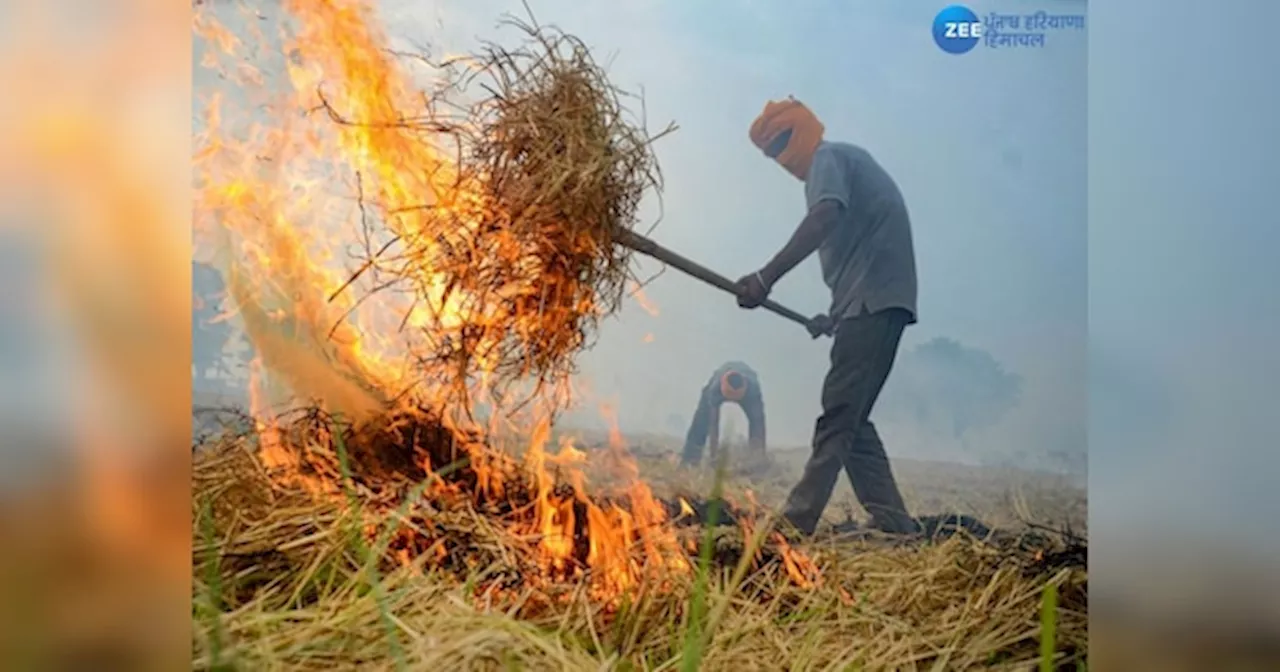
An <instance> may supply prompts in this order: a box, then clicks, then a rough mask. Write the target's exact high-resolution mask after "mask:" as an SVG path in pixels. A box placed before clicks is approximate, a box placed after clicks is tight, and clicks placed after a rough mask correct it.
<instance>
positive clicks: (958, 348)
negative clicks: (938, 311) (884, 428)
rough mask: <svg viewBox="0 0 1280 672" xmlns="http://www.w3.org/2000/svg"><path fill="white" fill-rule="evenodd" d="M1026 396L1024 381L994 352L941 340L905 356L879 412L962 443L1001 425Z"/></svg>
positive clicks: (930, 342)
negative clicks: (972, 433)
mask: <svg viewBox="0 0 1280 672" xmlns="http://www.w3.org/2000/svg"><path fill="white" fill-rule="evenodd" d="M1021 395H1022V378H1021V377H1020V376H1018V375H1017V374H1014V373H1011V372H1008V371H1005V369H1004V367H1003V366H1001V364H1000V363H999V362H998V361H996V358H995V357H993V356H991V353H989V352H987V351H985V350H980V349H978V348H970V347H966V346H964V345H961V344H960V343H959V342H958V341H955V340H954V339H950V338H943V337H939V338H935V339H933V340H931V341H929V342H927V343H923V344H921V345H919V346H917V347H916V348H915V349H913V350H911V351H910V352H907V353H904V355H903V356H902V357H900V359H899V362H898V364H897V366H895V367H894V373H893V375H891V376H890V377H889V382H888V383H887V384H886V385H885V390H884V393H883V394H882V395H881V400H880V401H879V402H878V403H877V405H876V409H877V412H878V414H879V415H881V416H887V417H892V418H894V419H895V420H899V421H907V422H912V423H914V424H916V425H919V426H924V427H927V428H930V429H932V430H934V431H937V432H940V433H944V434H947V435H950V436H952V437H954V438H957V439H960V438H963V436H964V435H965V433H967V432H969V431H970V430H974V429H981V428H984V427H989V426H991V425H994V424H996V423H998V422H999V421H1000V420H1001V419H1002V418H1003V417H1004V416H1005V414H1006V413H1008V412H1009V411H1010V410H1011V409H1013V408H1014V407H1015V406H1017V405H1018V403H1019V401H1020V400H1021Z"/></svg>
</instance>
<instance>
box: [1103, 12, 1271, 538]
mask: <svg viewBox="0 0 1280 672" xmlns="http://www.w3.org/2000/svg"><path fill="white" fill-rule="evenodd" d="M1191 4H1192V3H1189V2H1180V3H1174V5H1172V6H1171V5H1169V4H1168V3H1160V4H1158V3H1154V2H1150V1H1141V2H1122V3H1110V5H1108V6H1107V7H1106V8H1102V7H1099V8H1098V9H1097V10H1096V13H1095V20H1094V22H1093V25H1094V26H1095V28H1094V29H1093V32H1092V33H1091V36H1090V39H1091V41H1092V46H1091V51H1090V79H1089V84H1090V102H1091V109H1090V115H1089V133H1090V137H1089V141H1090V142H1089V145H1090V161H1089V190H1090V212H1089V220H1090V228H1089V287H1090V293H1089V310H1090V324H1089V328H1090V337H1091V344H1092V346H1093V350H1094V351H1095V352H1096V353H1097V354H1098V356H1099V359H1098V360H1097V361H1095V362H1091V377H1092V381H1091V383H1092V385H1091V387H1090V406H1091V409H1092V411H1091V415H1092V417H1093V418H1094V420H1095V422H1094V423H1093V425H1092V426H1091V428H1090V434H1089V442H1090V492H1089V495H1090V499H1091V507H1092V510H1093V511H1094V512H1105V516H1095V522H1094V529H1093V531H1094V532H1102V533H1104V534H1110V535H1116V536H1110V537H1106V538H1107V539H1117V538H1120V537H1123V538H1128V539H1132V538H1133V535H1134V534H1135V533H1134V530H1135V529H1140V528H1141V527H1145V528H1147V529H1149V531H1150V533H1151V534H1153V535H1158V536H1167V535H1169V534H1174V535H1178V534H1182V533H1183V532H1181V531H1180V530H1183V529H1185V528H1187V527H1190V528H1192V529H1195V530H1198V531H1200V532H1209V533H1212V534H1217V535H1223V536H1227V537H1230V538H1231V539H1232V540H1233V541H1234V542H1237V543H1241V544H1245V545H1248V546H1253V547H1255V548H1269V549H1270V550H1271V551H1273V552H1280V534H1278V532H1280V522H1277V518H1276V516H1275V512H1277V511H1280V488H1277V483H1276V478H1277V476H1280V451H1278V450H1277V448H1280V441H1278V440H1277V439H1278V438H1280V434H1278V432H1277V425H1276V419H1275V412H1276V411H1275V409H1276V399H1277V395H1276V384H1277V381H1280V351H1278V350H1277V346H1276V343H1277V342H1278V338H1280V310H1278V309H1280V297H1278V296H1277V288H1278V287H1280V270H1277V266H1276V264H1275V251H1276V250H1277V249H1280V216H1277V208H1276V200H1275V184H1276V179H1277V177H1280V171H1277V157H1278V156H1280V86H1278V84H1277V82H1280V79H1277V75H1276V72H1277V69H1278V68H1280V57H1277V55H1276V51H1275V49H1274V47H1273V46H1272V44H1271V42H1270V38H1269V36H1270V35H1271V34H1272V32H1273V30H1274V28H1273V27H1274V26H1275V25H1277V23H1278V22H1280V5H1277V4H1276V3H1273V2H1262V1H1260V0H1231V1H1224V2H1219V3H1214V5H1213V8H1212V10H1206V9H1204V6H1197V7H1194V8H1193V7H1190V5H1191ZM1200 12H1207V13H1205V14H1204V19H1205V20H1206V21H1208V22H1209V23H1211V24H1212V25H1214V26H1217V27H1219V28H1215V29H1213V30H1205V31H1197V35H1196V37H1195V39H1194V40H1192V41H1190V42H1183V41H1180V40H1178V39H1172V40H1171V39H1170V37H1169V36H1171V35H1175V34H1177V32H1178V31H1179V30H1180V29H1182V27H1183V26H1184V23H1183V21H1184V18H1185V17H1186V16H1189V15H1192V14H1197V13H1200ZM1135 26H1141V27H1142V28H1141V29H1138V28H1135ZM1135 524H1140V525H1135ZM1117 546H1118V544H1117ZM1105 547H1106V545H1105V542H1104V545H1103V546H1102V548H1105Z"/></svg>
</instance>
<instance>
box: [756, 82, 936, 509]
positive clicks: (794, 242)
mask: <svg viewBox="0 0 1280 672" xmlns="http://www.w3.org/2000/svg"><path fill="white" fill-rule="evenodd" d="M750 136H751V141H752V142H753V143H755V145H756V146H757V147H759V148H760V149H761V151H763V152H764V154H765V156H767V157H769V158H771V159H773V160H774V161H777V162H778V163H779V164H781V165H782V167H783V168H785V169H786V170H787V172H789V173H791V174H792V175H793V176H795V177H796V179H799V180H800V181H801V182H803V183H804V193H805V202H806V205H807V208H808V211H807V212H806V213H805V216H804V218H803V219H802V220H801V221H800V225H799V226H798V227H797V228H796V230H795V233H793V234H792V235H791V239H790V240H789V241H788V242H787V244H786V245H785V246H784V247H783V248H782V250H781V251H779V252H778V253H777V254H776V255H774V257H773V259H772V260H770V261H769V263H767V264H765V265H764V267H763V268H761V269H760V270H758V271H756V272H755V273H751V274H749V275H746V276H744V277H743V278H742V279H740V280H739V281H738V283H737V284H738V305H739V306H741V307H743V308H756V307H758V306H760V304H761V303H762V302H763V301H764V300H765V299H766V298H767V297H768V296H769V293H770V291H771V290H772V289H773V286H774V285H775V284H776V283H777V282H778V280H780V279H781V278H782V277H783V276H784V275H786V274H787V273H788V272H789V271H790V270H791V269H793V268H795V267H796V265H797V264H799V263H800V262H801V261H804V260H805V259H806V258H807V257H809V255H811V254H813V253H814V252H815V251H817V252H818V260H819V262H820V263H821V266H822V277H823V280H824V281H826V284H827V286H828V287H830V288H831V309H830V312H829V316H828V315H818V316H816V317H814V318H813V320H812V321H811V322H810V323H809V325H808V329H809V333H810V334H811V335H812V336H813V337H814V338H817V337H818V336H820V335H823V334H834V337H835V338H834V343H833V344H832V346H831V368H830V370H829V371H828V372H827V377H826V380H825V381H824V382H823V385H822V415H821V416H819V418H818V421H817V423H816V426H815V430H814V437H813V454H812V455H811V456H810V458H809V461H808V463H807V464H806V465H805V468H804V475H803V476H801V477H800V482H799V483H797V484H796V485H795V487H794V488H793V489H792V490H791V493H790V495H789V496H788V497H787V502H786V504H785V508H784V510H783V515H784V516H785V517H786V519H787V520H788V521H790V522H791V523H792V524H793V525H794V526H795V527H796V528H798V529H799V530H800V531H801V532H803V533H805V534H813V532H814V529H815V528H816V527H817V524H818V520H819V519H820V518H821V517H822V512H823V509H825V508H826V506H827V502H828V501H829V500H830V499H831V493H832V490H833V489H834V488H835V484H836V480H837V479H838V478H839V476H840V470H841V468H843V469H844V471H845V473H847V474H848V475H849V480H850V481H852V483H853V490H854V492H855V493H856V494H857V497H858V501H859V502H861V503H862V506H863V507H864V508H866V509H867V512H868V513H869V514H870V515H871V522H872V525H873V526H874V527H876V528H878V529H880V530H883V531H885V532H892V533H913V532H915V531H916V530H917V525H916V522H915V520H914V519H912V518H911V517H910V516H909V515H908V514H907V511H906V506H905V505H904V504H903V501H902V494H901V493H900V492H899V491H898V485H897V483H895V481H894V478H893V472H892V470H891V469H890V468H889V459H888V457H887V456H886V455H885V450H884V444H883V443H881V442H880V437H879V436H878V435H877V434H876V428H875V426H874V425H873V424H871V421H870V420H869V419H868V418H869V415H870V413H871V408H872V406H874V405H875V401H876V397H877V396H878V395H879V394H880V389H881V388H882V387H883V386H884V382H885V379H886V378H887V377H888V375H889V370H890V369H891V368H892V367H893V361H894V356H895V355H896V353H897V350H898V342H899V340H900V339H901V337H902V331H903V329H904V328H905V327H906V326H907V325H909V324H914V323H915V322H916V265H915V253H914V251H913V247H912V241H911V224H910V218H909V217H908V215H907V207H906V204H905V203H904V202H903V198H902V194H901V193H900V192H899V191H898V187H897V185H896V184H895V183H894V181H893V178H891V177H890V176H889V175H888V173H886V172H885V170H884V169H883V168H881V167H880V164H878V163H877V162H876V160H875V159H874V158H872V156H871V154H869V153H868V152H867V150H865V149H863V148H861V147H858V146H856V145H852V144H848V143H843V142H832V141H827V140H824V139H823V125H822V123H821V122H820V121H818V118H817V117H816V116H814V114H813V113H812V112H811V111H809V109H808V108H807V107H805V106H804V105H803V104H801V103H800V102H799V101H797V100H795V99H790V98H789V99H787V100H784V101H781V102H769V103H768V104H767V105H765V107H764V112H763V113H762V114H761V115H760V117H759V118H758V119H756V120H755V122H754V123H753V124H752V125H751V131H750Z"/></svg>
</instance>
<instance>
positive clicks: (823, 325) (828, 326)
mask: <svg viewBox="0 0 1280 672" xmlns="http://www.w3.org/2000/svg"><path fill="white" fill-rule="evenodd" d="M804 328H805V329H808V330H809V335H810V336H812V337H813V338H817V337H819V336H830V335H831V334H832V332H834V331H835V328H836V323H835V320H832V319H831V318H830V317H828V316H827V315H814V316H813V317H812V318H811V319H810V320H809V323H808V324H806V325H804Z"/></svg>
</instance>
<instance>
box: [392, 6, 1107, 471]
mask: <svg viewBox="0 0 1280 672" xmlns="http://www.w3.org/2000/svg"><path fill="white" fill-rule="evenodd" d="M731 4H733V5H734V6H735V8H736V9H735V10H733V11H729V10H726V9H725V7H726V6H727V5H726V3H717V4H716V7H717V9H716V10H715V11H709V10H706V9H700V8H699V7H701V6H700V5H697V4H695V3H688V2H680V1H678V0H664V1H642V2H633V1H619V2H612V3H590V4H588V3H580V2H571V1H570V0H540V1H539V2H536V3H533V5H534V11H535V13H536V15H537V17H538V18H539V20H540V21H542V22H543V23H553V24H556V25H558V26H559V27H561V28H564V29H565V30H567V31H569V32H571V33H574V34H576V35H578V36H580V37H582V38H583V39H584V40H586V42H587V43H588V44H589V45H590V46H591V47H593V48H594V50H595V52H596V54H597V57H598V58H599V59H601V60H604V61H606V62H608V63H609V70H610V73H611V74H612V76H613V78H614V80H615V82H616V83H617V84H618V85H620V86H622V87H624V88H629V89H633V90H635V89H639V88H640V87H643V90H644V94H645V107H646V111H647V115H648V119H649V122H650V125H651V126H653V127H655V128H657V127H660V126H661V125H663V124H665V123H666V122H668V121H675V122H676V123H677V124H678V125H679V126H680V130H679V131H677V132H676V133H675V134H674V135H672V136H669V137H668V138H666V139H664V140H662V141H661V142H660V143H659V144H658V154H659V159H660V161H661V165H662V168H663V171H664V175H665V178H666V189H665V191H664V199H663V202H664V206H665V207H664V219H663V221H662V223H661V224H660V226H659V227H658V229H657V230H656V231H655V232H654V234H653V236H654V238H655V239H657V240H658V241H659V242H661V243H663V244H665V245H667V246H669V247H671V248H673V249H675V250H676V251H678V252H680V253H682V254H684V255H685V256H688V257H690V258H693V259H695V260H697V261H700V262H702V263H705V264H707V265H708V266H711V267H712V268H714V269H716V270H718V271H720V272H722V273H723V274H724V275H727V276H730V277H731V278H737V277H738V276H740V275H743V274H745V273H748V272H751V271H753V270H755V269H756V268H758V267H759V266H760V265H762V264H763V263H764V262H766V261H767V260H768V259H769V257H770V256H771V255H772V254H773V253H774V252H775V251H776V250H777V249H778V248H779V247H780V246H781V245H782V244H783V243H784V242H785V241H786V239H787V237H788V236H789V235H790V233H791V232H792V230H793V229H794V228H795V226H796V224H797V223H798V222H799V218H800V217H801V216H802V215H803V204H804V200H803V191H802V185H801V184H800V183H799V182H797V181H796V180H795V179H794V178H791V177H790V176H789V175H787V174H786V173H785V172H783V171H782V169H781V168H779V167H778V166H776V165H774V164H773V163H771V162H769V161H767V160H765V159H764V158H763V157H761V155H760V153H759V151H758V150H757V149H756V148H755V147H754V146H752V145H751V143H750V142H749V141H748V139H747V128H748V126H749V125H750V123H751V121H752V120H753V119H754V117H755V116H756V115H757V114H758V113H759V112H760V110H761V109H762V107H763V105H764V103H765V102H766V101H767V100H769V99H770V98H780V97H784V96H786V95H788V94H792V95H795V96H796V97H797V98H799V99H801V100H803V101H805V102H806V103H807V104H808V105H809V106H810V107H811V108H813V109H814V110H815V112H816V113H817V114H818V115H819V116H820V117H821V118H822V120H823V122H824V123H825V124H826V127H827V135H828V137H829V138H831V139H836V140H847V141H851V142H854V143H857V144H861V145H863V146H865V147H867V148H868V149H870V150H871V151H872V153H873V154H874V155H875V156H876V157H877V158H878V159H879V160H880V161H881V162H882V163H883V165H884V166H885V167H886V168H887V169H888V170H889V171H890V172H891V173H892V174H893V175H894V176H895V177H896V179H897V180H898V181H899V183H900V186H901V188H902V190H903V191H904V193H905V195H906V198H907V202H908V206H909V208H910V210H911V213H912V216H913V223H914V232H915V241H916V252H917V263H918V266H919V272H920V287H921V294H920V313H921V321H920V324H919V325H917V326H914V327H912V328H910V329H909V330H908V332H907V335H906V340H905V342H904V347H911V346H912V345H914V344H915V343H918V342H921V341H923V340H927V339H929V338H932V337H934V336H938V335H945V336H949V337H952V338H956V339H958V340H960V341H961V342H963V343H964V344H966V345H969V346H974V347H979V348H983V349H986V350H988V351H990V352H991V353H992V354H993V355H995V357H996V358H997V359H998V360H1000V361H1001V362H1002V363H1004V364H1005V365H1006V366H1007V367H1009V368H1010V369H1012V370H1014V371H1016V372H1018V373H1019V374H1021V375H1022V376H1023V377H1024V378H1025V379H1026V399H1025V401H1024V403H1023V405H1022V406H1021V407H1020V408H1019V409H1018V410H1017V411H1015V412H1014V413H1013V414H1011V415H1010V416H1009V417H1008V419H1007V420H1006V422H1005V423H1004V424H1003V426H1002V427H1001V428H999V429H1000V431H999V432H996V433H994V434H992V435H991V436H990V437H989V438H990V440H991V441H1000V442H1006V443H1010V444H1012V443H1017V444H1019V445H1029V446H1034V445H1038V444H1046V445H1047V444H1051V443H1054V442H1058V443H1059V444H1060V443H1061V440H1060V439H1061V437H1063V436H1068V437H1070V440H1075V441H1076V443H1077V445H1080V443H1081V442H1082V439H1083V432H1084V423H1085V389H1084V386H1085V376H1084V371H1085V366H1084V364H1085V337H1086V332H1085V311H1086V277H1085V274H1086V237H1085V233H1086V231H1085V228H1086V222H1085V218H1086V209H1085V204H1086V200H1085V197H1086V182H1085V178H1086V158H1087V157H1086V146H1085V141H1086V136H1085V133H1086V126H1085V86H1086V72H1085V69H1086V52H1085V48H1086V38H1085V34H1084V33H1075V34H1070V33H1059V34H1054V35H1051V36H1050V40H1049V44H1048V45H1047V47H1046V48H1044V49H1040V50H1023V51H1020V52H1012V51H1007V52H998V51H994V50H988V49H983V48H980V49H977V50H975V51H973V52H971V53H969V54H966V55H964V56H962V57H957V56H952V55H949V54H946V53H943V52H942V51H941V50H939V49H938V48H937V47H936V46H935V45H934V43H933V41H932V37H931V33H930V26H931V22H932V19H933V15H934V14H935V13H936V12H937V10H938V9H939V8H940V5H939V6H938V7H935V6H933V5H927V4H923V3H848V2H823V3H817V4H815V5H814V6H815V10H814V11H806V12H802V13H799V12H795V11H793V10H791V9H789V8H787V7H786V5H785V4H784V3H765V2H739V3H731ZM904 4H910V5H912V6H911V7H903V6H902V5H904ZM1059 4H1061V3H1059ZM1071 4H1073V6H1075V7H1077V8H1078V11H1081V12H1082V11H1083V4H1082V3H1071ZM972 6H973V8H974V9H975V11H977V12H978V13H979V14H983V13H985V12H986V11H988V10H989V9H991V6H990V5H985V4H974V5H972ZM383 7H384V16H386V17H387V23H388V25H389V26H390V27H391V30H392V31H393V33H394V34H395V35H397V36H402V37H405V38H410V39H413V40H415V41H417V42H420V43H423V42H425V43H428V44H431V45H433V47H435V48H438V49H440V50H442V51H446V52H458V51H467V50H469V49H472V48H474V46H475V45H476V38H477V37H483V38H487V39H498V40H502V39H510V38H514V37H516V35H515V34H514V33H513V32H502V31H497V32H495V30H494V26H495V23H496V20H497V18H498V17H499V16H500V15H501V14H502V13H503V12H504V11H520V9H521V6H520V3H519V2H516V1H507V0H468V1H466V2H461V1H459V2H432V3H422V2H414V1H411V0H387V1H386V2H384V3H383ZM1020 7H1023V8H1027V7H1030V6H1029V5H1021V6H1020ZM1030 8H1031V9H1032V10H1034V9H1035V7H1030ZM1019 11H1021V10H1019ZM647 295H648V297H649V298H650V299H651V300H652V302H653V303H654V304H656V306H657V308H658V309H659V311H660V314H659V315H658V316H657V317H653V316H651V315H649V314H648V313H646V312H645V311H644V310H643V309H641V308H640V307H639V306H638V305H631V306H629V307H628V308H627V309H626V310H624V311H623V313H622V314H621V315H620V316H619V318H618V319H616V320H615V321H612V322H611V323H609V324H608V325H607V326H606V328H605V330H604V332H603V334H602V336H601V340H600V343H599V346H598V347H597V348H596V349H594V350H593V351H591V352H589V353H588V354H587V355H586V356H584V357H583V358H582V364H583V368H584V372H585V373H586V375H587V377H588V378H589V380H590V381H591V383H592V385H593V388H594V392H595V393H596V394H597V395H598V396H600V397H602V398H612V399H616V400H617V403H618V405H619V418H620V422H621V424H622V425H623V428H624V430H632V431H641V430H644V429H649V428H656V429H663V428H665V427H666V426H667V419H668V416H669V415H671V414H679V415H681V416H683V418H684V419H686V420H687V419H688V417H689V416H690V415H691V413H692V410H693V406H694V404H695V402H696V398H697V394H698V390H699V388H700V386H701V385H702V384H703V383H704V382H705V379H706V377H707V376H708V375H709V374H710V373H711V371H712V370H713V369H715V368H716V367H717V366H718V365H719V364H720V363H722V362H724V361H726V360H730V359H742V360H745V361H747V362H749V363H750V364H752V365H753V366H754V367H756V368H757V369H758V370H759V372H760V374H761V377H762V379H763V383H764V387H765V395H766V405H767V408H768V414H769V429H770V432H771V434H772V437H771V438H772V439H773V440H772V441H771V443H774V444H789V445H804V444H807V443H808V441H809V436H810V432H811V431H812V423H813V421H814V418H815V417H816V415H817V413H818V410H819V408H818V394H819V389H820V386H821V382H822V377H823V375H824V374H825V370H826V363H827V354H828V347H829V341H826V340H823V341H818V342H814V341H811V340H810V339H809V338H808V336H807V335H806V334H805V333H804V331H803V329H801V328H800V327H798V326H796V325H793V324H791V323H789V322H786V321H784V320H782V319H780V318H778V317H776V316H773V315H771V314H767V313H764V312H758V313H757V312H746V311H742V310H741V309H739V308H738V307H737V306H736V304H735V303H734V300H733V298H732V297H730V296H728V295H726V294H723V293H721V292H719V291H718V290H715V289H712V288H710V287H706V286H703V285H701V284H700V283H698V282H697V281H695V280H692V279H689V278H686V277H683V276H681V275H680V274H678V273H677V272H675V271H667V272H666V273H665V274H664V275H663V276H662V277H660V278H658V279H657V280H656V281H654V282H653V284H652V285H650V286H649V288H648V289H647ZM774 298H775V299H777V300H779V301H780V302H782V303H784V304H786V305H788V306H791V307H793V308H795V309H797V310H800V311H801V312H804V313H816V312H821V311H824V310H825V309H826V307H827V302H828V301H829V292H828V291H827V289H826V287H825V286H824V285H823V284H822V282H821V278H820V275H819V272H818V266H817V260H816V258H815V259H811V260H809V261H807V262H806V263H805V264H804V265H802V266H800V267H799V268H797V269H796V270H795V271H794V272H793V273H792V275H790V276H789V277H787V278H786V279H785V280H784V281H783V282H782V283H781V284H780V285H779V286H778V287H777V288H776V290H775V294H774ZM650 333H651V334H653V341H652V342H651V343H645V342H644V341H645V336H646V334H650ZM585 414H586V415H588V416H590V415H594V414H595V410H594V408H590V409H586V411H585ZM884 433H885V434H886V439H887V441H889V442H890V449H891V450H893V445H892V442H893V434H894V432H893V429H892V428H885V432H884ZM1033 450H1034V449H1033Z"/></svg>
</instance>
